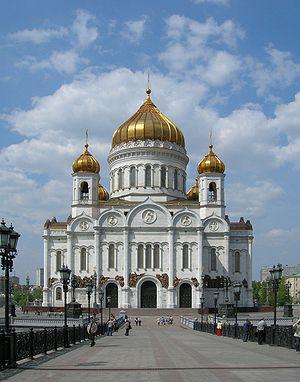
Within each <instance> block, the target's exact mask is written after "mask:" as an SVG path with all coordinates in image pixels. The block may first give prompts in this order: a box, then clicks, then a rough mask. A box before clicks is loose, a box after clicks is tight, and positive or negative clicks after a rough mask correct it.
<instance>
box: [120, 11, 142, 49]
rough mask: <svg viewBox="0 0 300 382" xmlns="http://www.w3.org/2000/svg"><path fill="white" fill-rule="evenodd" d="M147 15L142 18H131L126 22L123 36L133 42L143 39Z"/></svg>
mask: <svg viewBox="0 0 300 382" xmlns="http://www.w3.org/2000/svg"><path fill="white" fill-rule="evenodd" d="M146 22H147V18H146V16H143V17H142V18H141V19H140V20H129V21H126V22H125V23H124V29H123V31H122V35H123V37H125V38H126V39H127V40H129V41H130V42H133V43H137V42H138V41H140V40H141V38H142V37H143V35H144V33H145V29H146Z"/></svg>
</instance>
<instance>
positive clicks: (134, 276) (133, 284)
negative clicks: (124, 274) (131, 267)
mask: <svg viewBox="0 0 300 382" xmlns="http://www.w3.org/2000/svg"><path fill="white" fill-rule="evenodd" d="M144 274H145V273H142V274H140V275H137V274H136V272H134V273H130V275H129V281H128V285H129V286H130V287H131V288H135V287H136V283H137V282H138V281H139V279H140V278H141V277H143V276H144Z"/></svg>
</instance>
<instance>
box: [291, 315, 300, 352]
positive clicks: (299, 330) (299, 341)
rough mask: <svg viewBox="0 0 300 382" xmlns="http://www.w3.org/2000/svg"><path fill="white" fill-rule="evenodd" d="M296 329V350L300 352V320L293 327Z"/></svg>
mask: <svg viewBox="0 0 300 382" xmlns="http://www.w3.org/2000/svg"><path fill="white" fill-rule="evenodd" d="M293 328H294V331H295V332H294V339H295V349H296V351H298V352H300V319H298V321H297V322H295V323H294V325H293Z"/></svg>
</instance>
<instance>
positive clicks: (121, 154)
mask: <svg viewBox="0 0 300 382" xmlns="http://www.w3.org/2000/svg"><path fill="white" fill-rule="evenodd" d="M146 93H147V96H146V100H145V101H144V103H143V104H142V105H141V106H140V108H139V109H138V110H137V111H136V113H135V114H133V115H132V116H131V117H130V118H129V119H128V120H127V121H126V122H124V123H123V124H122V125H121V126H120V127H118V128H117V129H116V131H115V132H114V134H113V137H112V145H111V150H110V152H109V155H108V163H109V167H110V191H109V192H108V191H107V190H106V189H105V188H104V186H103V185H102V184H101V178H100V165H99V163H98V161H97V159H96V158H95V157H94V156H93V155H92V153H91V150H90V148H89V145H88V144H86V145H85V148H84V150H83V152H82V154H80V155H79V157H78V158H77V159H76V160H75V161H74V162H73V165H72V178H73V189H72V191H71V190H70V196H71V194H72V205H71V214H70V216H69V217H68V218H67V219H66V221H63V222H59V221H57V220H56V218H52V219H51V220H47V221H46V222H45V225H44V236H43V238H44V289H43V305H44V306H55V307H59V306H63V296H62V284H61V282H60V273H59V269H60V268H61V267H62V265H63V264H64V265H67V266H68V267H69V269H71V271H72V274H73V275H74V276H75V277H74V279H75V280H76V286H77V288H76V290H75V298H76V301H78V302H79V303H80V304H82V306H87V294H86V289H85V283H86V281H88V280H92V281H93V283H94V285H95V290H97V291H99V290H100V288H102V290H103V292H104V305H103V306H107V305H108V303H107V301H110V303H109V304H110V306H111V307H118V308H124V309H126V308H180V307H184V308H199V307H200V297H201V296H203V297H204V306H207V307H212V306H214V300H213V295H214V292H215V291H217V290H218V291H219V302H220V303H221V302H224V300H227V301H230V302H233V284H234V282H237V281H238V282H240V284H241V286H242V288H241V295H240V301H239V306H243V307H247V306H252V305H253V301H252V240H253V231H252V225H251V223H250V221H249V220H247V221H245V220H244V218H242V217H241V218H240V220H239V221H237V222H232V221H230V219H229V217H228V215H226V211H225V192H224V180H225V165H224V163H223V162H222V161H221V159H220V158H219V157H218V156H217V154H215V153H214V151H213V145H212V142H211V143H210V145H209V150H208V153H207V154H206V155H205V156H204V157H203V159H201V160H200V162H199V163H198V167H197V172H198V174H197V176H196V180H195V183H194V185H193V186H192V187H191V189H190V190H188V191H186V177H187V174H186V166H187V164H188V160H189V158H188V156H187V152H186V149H185V139H184V135H183V133H182V131H181V130H180V129H179V128H178V127H177V126H176V125H175V124H174V123H173V122H171V121H170V120H169V119H168V118H167V117H166V116H165V115H164V114H162V113H161V112H160V110H159V109H158V108H157V107H156V105H155V104H154V103H153V101H152V98H151V90H150V89H149V88H148V89H147V91H146ZM108 297H110V298H109V299H108ZM68 301H71V291H69V292H68ZM92 302H95V303H100V302H99V295H98V292H96V293H95V295H93V296H92Z"/></svg>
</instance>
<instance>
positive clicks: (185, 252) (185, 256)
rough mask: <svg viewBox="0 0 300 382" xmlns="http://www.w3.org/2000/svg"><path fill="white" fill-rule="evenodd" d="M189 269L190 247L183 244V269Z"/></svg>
mask: <svg viewBox="0 0 300 382" xmlns="http://www.w3.org/2000/svg"><path fill="white" fill-rule="evenodd" d="M188 267H189V246H188V244H183V246H182V268H183V269H187V268H188Z"/></svg>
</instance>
